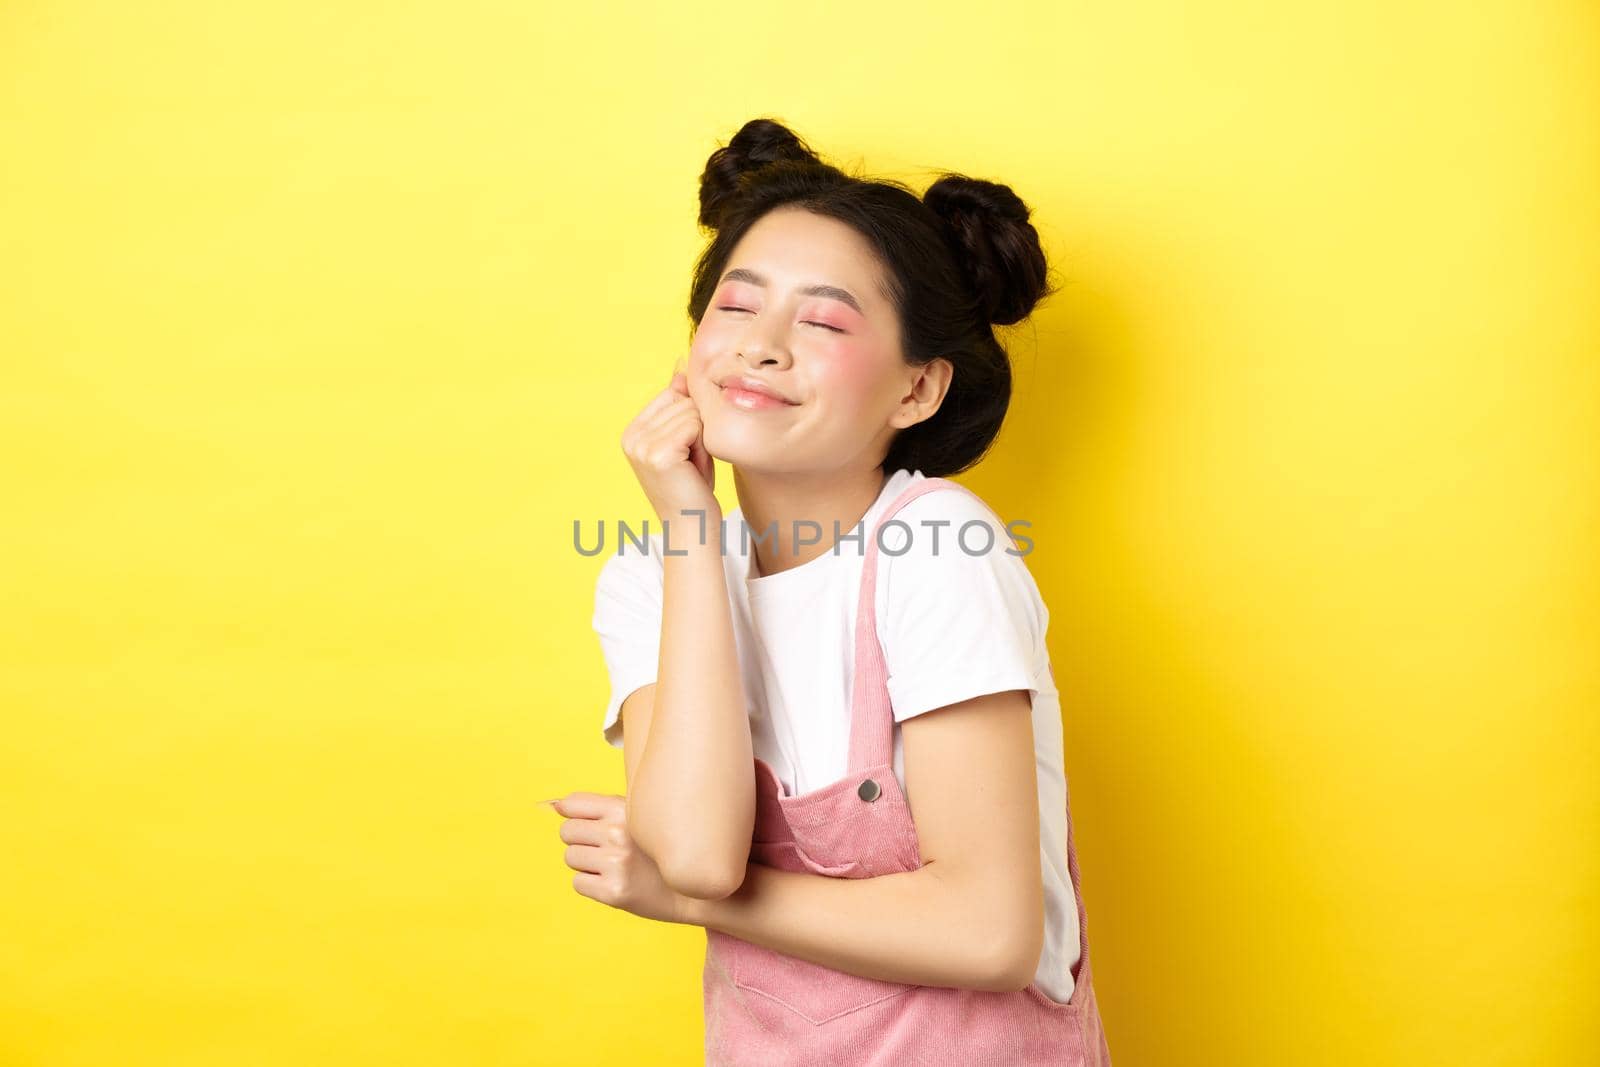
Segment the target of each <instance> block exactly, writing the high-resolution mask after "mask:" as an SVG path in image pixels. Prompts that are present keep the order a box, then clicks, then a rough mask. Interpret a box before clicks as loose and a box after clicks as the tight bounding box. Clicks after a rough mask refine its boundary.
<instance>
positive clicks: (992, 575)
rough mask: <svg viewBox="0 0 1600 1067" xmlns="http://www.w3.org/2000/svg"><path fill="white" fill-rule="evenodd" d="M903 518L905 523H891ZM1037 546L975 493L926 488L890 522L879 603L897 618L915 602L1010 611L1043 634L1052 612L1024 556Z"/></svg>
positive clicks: (920, 606) (937, 609) (941, 610)
mask: <svg viewBox="0 0 1600 1067" xmlns="http://www.w3.org/2000/svg"><path fill="white" fill-rule="evenodd" d="M895 519H898V520H899V521H900V523H901V525H900V526H898V527H896V526H893V525H891V523H892V521H893V520H895ZM1020 532H1021V531H1020V529H1019V533H1020ZM1030 547H1031V541H1030V540H1029V539H1028V538H1026V537H1025V536H1021V537H1013V535H1012V533H1011V531H1010V529H1009V528H1008V524H1007V523H1006V522H1004V521H1003V520H1002V519H1001V517H1000V516H999V515H998V514H997V513H996V512H995V510H994V509H993V508H992V507H990V506H989V504H988V503H987V502H986V501H984V500H983V499H982V498H981V497H979V496H977V495H976V494H975V493H972V492H971V491H969V490H966V489H964V488H955V487H953V486H951V487H944V488H941V489H935V490H932V491H930V492H926V493H923V494H922V495H921V496H919V497H917V498H916V499H915V500H912V501H910V502H909V503H907V504H906V505H904V506H903V507H902V508H901V509H900V510H899V511H898V512H896V513H895V514H894V515H893V516H892V517H891V520H890V523H886V524H885V528H884V530H883V533H882V535H881V538H880V544H879V564H878V572H879V582H878V585H879V588H878V591H877V592H878V602H879V604H880V605H881V606H883V607H884V608H886V609H887V610H888V612H889V613H890V614H891V615H893V614H894V613H895V612H896V610H897V609H898V610H904V609H905V605H907V604H914V605H916V608H915V610H916V611H918V612H919V613H920V612H922V611H927V612H931V613H935V614H946V615H948V614H951V613H957V612H966V611H975V610H976V611H983V610H988V611H995V610H1003V611H1004V612H1005V613H1007V614H1009V615H1011V616H1013V617H1017V618H1020V619H1025V620H1027V622H1028V623H1029V625H1030V628H1032V629H1036V630H1037V631H1038V632H1039V633H1040V634H1042V633H1043V630H1044V628H1045V626H1046V625H1047V620H1048V611H1047V609H1046V608H1045V605H1044V599H1043V597H1042V596H1041V595H1040V592H1039V587H1038V585H1037V584H1036V583H1035V581H1034V579H1033V575H1032V573H1031V572H1030V571H1029V570H1028V566H1027V563H1026V562H1025V561H1024V555H1025V553H1026V551H1027V550H1028V549H1029V548H1030Z"/></svg>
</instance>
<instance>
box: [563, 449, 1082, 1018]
mask: <svg viewBox="0 0 1600 1067" xmlns="http://www.w3.org/2000/svg"><path fill="white" fill-rule="evenodd" d="M922 480H923V474H922V472H921V471H907V470H904V469H901V470H897V471H895V472H894V473H893V474H892V475H891V476H890V477H889V479H888V480H887V482H885V484H884V487H883V489H882V491H881V492H880V493H879V495H878V498H877V500H876V501H875V502H874V503H873V505H872V507H871V508H869V509H868V511H867V513H866V515H865V516H864V517H863V519H862V522H861V525H860V527H859V529H860V531H861V532H862V533H863V534H864V536H862V537H859V538H852V539H851V540H848V541H840V542H839V543H837V544H835V545H834V546H833V549H832V550H830V551H828V552H825V553H823V554H822V555H820V556H818V557H817V558H815V559H813V560H811V561H810V562H808V563H805V564H802V565H801V566H798V567H793V568H790V569H789V570H786V571H780V572H778V573H777V574H771V575H765V576H759V577H752V575H754V573H755V569H754V567H755V563H754V551H753V537H750V536H743V537H742V536H741V529H742V525H743V516H742V514H741V512H740V510H739V509H738V508H735V509H734V510H733V511H732V512H731V513H730V514H728V515H727V516H725V518H724V520H723V521H724V537H723V542H724V545H725V549H724V555H723V565H724V568H725V571H726V574H727V584H728V594H729V600H730V603H731V606H732V609H733V610H732V617H733V631H734V642H735V645H736V646H737V649H738V660H739V670H740V675H741V678H742V681H743V684H744V692H745V701H746V705H747V707H748V708H749V710H750V737H751V742H752V746H753V748H754V752H755V755H757V756H759V757H760V758H761V759H763V760H765V761H766V762H767V763H769V764H771V765H772V768H773V770H774V771H776V772H777V775H778V777H779V779H780V780H781V781H782V782H783V784H784V786H785V787H786V789H787V790H788V792H789V793H790V794H791V795H795V794H800V793H808V792H811V791H812V790H814V789H818V788H821V787H822V786H824V785H827V784H829V783H830V782H833V781H836V780H838V779H839V778H842V777H844V775H845V773H846V772H847V771H848V769H849V767H848V763H849V755H850V692H851V685H852V682H853V675H854V672H855V659H854V652H855V646H854V637H855V616H856V598H857V596H858V594H859V592H860V588H861V570H862V564H863V562H864V555H865V551H866V544H867V538H869V537H870V536H871V531H872V528H873V523H874V521H875V520H876V518H877V516H878V515H880V514H881V513H882V512H883V510H884V508H885V507H887V506H888V504H889V503H891V502H892V501H893V500H894V499H895V498H896V497H897V496H899V495H900V493H901V492H902V491H903V490H904V489H906V488H907V487H908V486H910V485H912V484H913V483H915V482H918V481H922ZM895 518H896V519H898V520H900V521H901V522H904V523H905V524H906V526H907V527H909V533H908V532H907V530H905V529H902V528H900V527H898V526H896V525H895V524H893V523H891V524H890V525H888V526H887V527H885V528H884V533H883V539H882V542H881V544H882V548H880V550H879V552H878V574H877V589H876V590H875V596H876V598H877V599H876V608H875V611H876V615H877V629H878V640H879V641H880V643H881V644H882V647H883V655H884V663H885V666H886V667H887V669H888V688H889V698H890V701H891V703H892V705H893V709H894V719H895V723H896V726H895V728H894V772H895V776H896V777H897V778H899V779H900V786H901V789H902V790H904V788H905V756H904V751H903V745H902V742H901V737H900V728H899V725H898V724H899V723H902V722H904V721H905V720H906V719H909V718H911V717H912V716H913V715H920V714H921V713H923V712H925V711H931V710H933V709H935V708H941V707H944V706H946V705H948V704H954V703H957V702H959V701H963V700H968V699H971V698H972V697H976V696H982V695H984V694H986V693H997V692H1004V691H1006V690H1009V689H1026V690H1028V691H1029V692H1030V694H1031V696H1032V701H1033V740H1034V752H1035V768H1036V771H1037V776H1038V781H1039V857H1040V864H1041V869H1042V873H1043V877H1044V898H1045V945H1044V951H1043V953H1042V954H1041V956H1040V959H1039V967H1038V971H1037V974H1036V976H1035V977H1036V980H1037V981H1038V984H1039V987H1040V989H1042V990H1043V991H1044V992H1045V993H1046V994H1047V995H1048V996H1050V997H1051V998H1052V999H1054V1000H1056V1001H1057V1002H1060V1003H1065V1002H1066V1001H1067V1000H1068V999H1069V998H1070V996H1071V995H1072V970H1071V968H1072V967H1073V966H1074V965H1075V964H1076V963H1077V961H1078V956H1079V946H1078V911H1077V905H1076V901H1075V899H1074V897H1073V893H1072V881H1071V878H1070V876H1069V874H1068V872H1067V824H1066V776H1065V771H1064V764H1063V754H1062V726H1061V704H1060V698H1059V696H1058V694H1057V693H1056V688H1055V684H1054V682H1053V681H1052V679H1051V675H1050V669H1049V653H1048V651H1047V650H1046V647H1045V629H1046V627H1047V626H1048V624H1049V619H1050V613H1049V611H1048V610H1047V609H1046V608H1045V605H1044V600H1043V598H1042V597H1041V596H1040V595H1039V588H1038V586H1037V585H1036V584H1035V583H1034V580H1033V575H1032V574H1031V573H1030V572H1029V571H1028V568H1027V565H1026V564H1025V563H1024V561H1023V557H1022V556H1020V555H1016V554H1013V553H1015V552H1020V551H1021V549H1019V548H1017V547H1016V546H1015V545H1014V543H1013V542H1012V540H1011V539H1010V536H1009V535H1008V533H1007V531H1006V528H1005V526H1004V525H1003V524H1002V523H1001V522H999V521H997V517H996V516H995V515H993V514H992V513H991V512H990V511H989V510H988V508H987V507H985V505H983V504H982V503H981V502H980V501H978V500H976V499H974V498H973V497H971V496H969V495H968V494H967V493H964V492H961V491H960V490H948V491H935V492H931V493H924V494H923V495H921V496H919V497H917V498H916V499H915V500H913V501H911V502H910V503H909V504H907V505H905V507H903V508H902V509H901V510H900V511H899V512H897V513H896V515H895ZM940 520H944V521H946V522H948V525H940V526H933V525H924V522H929V523H938V522H939V521H940ZM974 520H976V521H978V522H981V523H983V524H984V525H986V526H988V527H989V528H990V529H991V530H992V531H993V533H994V537H993V542H992V547H989V545H990V541H989V538H988V536H987V535H986V534H985V533H984V531H983V530H982V529H981V528H979V527H977V526H972V527H969V528H968V529H967V531H966V533H965V534H963V535H961V537H960V539H959V540H958V534H960V532H961V531H962V529H963V527H964V526H965V525H966V524H967V523H969V522H972V521H974ZM630 525H633V526H634V529H635V534H636V535H637V531H638V524H630ZM651 525H652V527H654V526H656V525H657V524H655V523H652V524H651ZM675 529H676V528H675ZM802 529H803V530H806V531H809V532H811V533H812V534H813V535H814V533H815V527H802ZM760 532H762V531H758V530H752V531H751V534H756V533H760ZM843 532H844V533H845V534H851V535H853V534H855V533H856V532H857V528H851V529H848V530H845V531H843ZM788 533H789V531H788V530H785V531H784V534H785V535H788ZM688 536H691V537H692V536H694V534H693V533H691V534H689V535H688ZM707 536H708V537H715V536H716V530H715V527H711V528H709V529H708V531H707ZM831 536H832V530H831V529H829V530H824V531H823V534H822V537H823V540H824V542H826V541H827V540H829V539H830V538H831ZM786 539H787V537H786ZM908 540H909V542H910V545H909V548H907V541H908ZM618 542H619V548H618V549H615V550H613V553H612V554H611V555H610V556H609V557H608V558H607V559H606V562H605V565H604V566H603V567H602V568H601V570H600V575H599V578H598V580H597V582H596V585H595V610H594V620H593V625H594V629H595V633H596V634H597V635H598V636H599V638H600V647H601V650H602V652H603V654H604V656H605V662H606V669H607V672H608V673H609V675H610V681H611V697H610V700H609V701H608V703H607V704H606V710H605V718H604V723H603V730H604V734H605V738H606V740H607V741H608V742H609V743H610V744H612V745H613V746H615V747H617V748H621V747H622V727H621V724H620V722H619V721H618V712H619V710H620V709H621V706H622V702H623V701H624V700H625V699H626V698H627V697H628V696H629V695H630V694H631V693H633V691H634V690H636V689H638V688H639V687H641V686H645V685H649V684H651V683H652V682H654V681H655V680H656V665H657V660H658V657H659V652H660V639H661V609H662V557H661V534H660V533H659V532H652V533H651V535H650V538H649V545H650V550H649V553H648V554H646V553H644V552H643V551H642V550H641V549H640V548H639V546H638V545H637V544H635V543H634V542H632V541H622V540H621V539H620V538H618ZM674 542H675V544H674V546H673V550H674V551H677V550H678V547H677V534H676V533H674ZM858 542H859V543H858ZM1008 548H1010V549H1012V552H1010V553H1008V552H1007V551H1006V549H1008ZM902 549H904V551H903V553H902V554H899V555H896V554H894V553H900V552H902ZM986 549H987V550H986ZM618 553H620V554H618Z"/></svg>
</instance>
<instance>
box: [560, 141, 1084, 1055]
mask: <svg viewBox="0 0 1600 1067" xmlns="http://www.w3.org/2000/svg"><path fill="white" fill-rule="evenodd" d="M700 204H701V212H700V222H701V224H702V225H704V226H706V227H708V228H710V229H711V230H713V231H714V232H715V237H714V239H713V240H712V242H711V244H710V245H709V246H708V248H707V249H706V251H705V252H704V254H703V255H702V256H701V258H700V261H699V263H698V264H697V268H696V272H695V278H694V283H693V288H692V293H691V297H690V305H689V310H690V317H691V321H692V322H693V323H695V324H696V325H695V328H694V330H693V335H692V336H693V340H692V344H691V347H690V352H689V356H688V359H687V362H686V364H685V365H684V366H683V372H682V373H678V374H675V375H674V377H673V379H672V381H671V384H670V385H669V386H668V387H667V388H666V389H664V390H663V391H662V392H661V393H659V394H658V395H657V396H655V397H654V398H653V399H652V400H651V401H650V402H649V404H648V405H647V406H646V407H645V408H644V409H643V410H642V411H641V412H640V413H639V414H638V416H637V417H636V418H635V419H634V420H633V421H632V422H631V423H630V425H629V426H628V428H627V430H626V431H625V433H624V434H623V438H622V445H623V451H624V453H625V454H626V456H627V458H628V460H629V463H630V464H631V465H632V467H633V470H634V472H635V474H636V475H637V477H638V479H639V483H640V485H641V487H642V488H643V489H644V492H645V494H646V496H647V497H648V499H649V501H650V503H651V505H652V507H653V508H654V509H655V512H656V515H657V516H658V518H659V519H660V520H661V522H662V524H663V525H664V527H665V529H664V533H665V535H666V536H665V538H663V537H662V535H661V534H654V535H652V536H651V537H650V538H649V543H648V552H645V551H641V550H640V549H639V547H638V545H637V544H635V545H634V546H633V548H632V551H631V552H630V551H626V550H625V549H627V547H628V546H626V545H622V544H619V554H617V555H615V556H612V557H611V558H609V559H608V560H607V562H606V564H605V566H604V568H603V569H602V571H601V574H600V578H599V581H598V584H597V588H596V598H595V616H594V626H595V629H596V632H597V633H598V634H599V637H600V641H601V646H602V649H603V650H604V652H605V658H606V663H607V668H608V670H609V672H610V675H611V685H612V695H611V701H610V704H609V705H608V707H607V710H606V716H605V722H604V728H605V736H606V738H607V740H608V741H610V743H611V744H613V745H620V746H621V747H622V748H623V750H624V764H625V767H626V774H627V782H628V790H627V797H626V800H625V801H624V799H623V798H621V797H606V796H601V795H598V794H593V793H573V794H570V795H569V796H567V797H565V798H563V799H562V800H561V801H559V802H557V804H556V808H557V810H558V811H559V812H560V813H561V814H562V815H563V816H564V817H565V820H566V821H565V822H564V823H563V824H562V827H561V839H562V840H563V841H565V842H566V843H567V845H568V848H567V853H566V857H567V863H568V864H569V866H571V867H573V868H574V869H575V870H576V871H577V874H576V875H575V876H574V878H573V886H574V888H575V889H576V890H577V891H578V892H580V893H582V894H584V895H586V896H589V897H592V898H594V899H597V900H600V901H602V902H604V903H607V904H610V905H612V906H614V907H619V908H623V909H625V910H628V911H630V912H633V913H635V914H638V915H641V916H644V917H646V918H652V919H657V920H662V921H669V922H680V923H693V924H696V925H700V926H703V927H704V928H705V930H706V937H707V945H706V959H705V967H704V971H703V979H702V982H703V992H704V996H705V1010H706V1019H705V1023H706V1060H707V1062H708V1063H714V1064H760V1065H763V1067H770V1065H774V1064H907V1063H940V1064H943V1063H949V1064H997V1065H998V1064H1005V1065H1008V1067H1011V1065H1020V1064H1044V1063H1049V1064H1065V1065H1078V1064H1085V1065H1087V1064H1094V1065H1102V1064H1108V1063H1109V1062H1110V1056H1109V1052H1108V1050H1107V1047H1106V1042H1105V1037H1104V1032H1103V1029H1102V1027H1101V1023H1100V1017H1099V1012H1098V1009H1097V1007H1096V1003H1095V994H1094V988H1093V984H1092V981H1091V974H1090V970H1089V958H1088V942H1087V937H1086V930H1087V926H1086V922H1085V920H1084V914H1083V908H1082V896H1081V892H1080V888H1079V881H1078V873H1077V863H1076V852H1075V847H1074V845H1073V842H1072V839H1071V828H1070V818H1069V816H1068V811H1067V793H1066V780H1065V774H1064V772H1063V760H1062V734H1061V719H1060V705H1059V700H1058V696H1057V693H1056V689H1055V684H1054V678H1053V675H1052V672H1051V670H1050V665H1049V658H1048V653H1047V651H1046V648H1045V640H1044V637H1045V629H1046V626H1047V623H1048V611H1047V610H1046V608H1045V606H1044V604H1043V602H1042V600H1041V599H1040V597H1039V592H1038V588H1037V586H1036V585H1035V584H1034V582H1033V579H1032V577H1031V575H1030V574H1029V572H1028V570H1027V567H1026V565H1025V564H1024V563H1023V561H1022V559H1021V554H1020V552H1019V551H1018V549H1017V548H1016V547H1014V546H1013V543H1012V538H1011V537H1010V536H1008V529H1007V528H1006V527H1005V526H1002V525H1001V524H1000V523H999V521H998V519H997V517H996V516H995V515H994V513H993V512H992V511H990V510H989V508H988V507H987V506H985V505H984V504H983V502H982V501H981V500H980V499H979V498H977V497H976V496H975V495H974V494H972V493H971V492H970V491H969V490H966V489H965V488H963V487H961V486H959V485H957V484H956V483H955V482H951V481H947V480H945V476H947V475H951V474H955V473H957V472H960V471H963V470H966V469H968V468H970V467H971V466H972V465H973V464H975V463H976V462H977V461H978V460H979V459H980V458H981V457H982V456H983V455H984V453H985V452H986V451H987V450H988V448H989V446H990V445H991V443H992V442H993V441H994V438H995V436H996V434H997V433H998V432H999V429H1000V425H1001V422H1002V420H1003V419H1004V417H1005V412H1006V408H1007V405H1008V403H1009V400H1010V394H1011V370H1010V364H1009V362H1008V360H1007V356H1006V353H1005V351H1004V349H1002V348H1001V346H1000V344H999V343H998V342H997V341H996V339H995V337H994V332H993V329H992V326H993V325H997V324H1009V323H1014V322H1018V321H1020V320H1021V319H1023V318H1025V317H1026V316H1027V315H1028V314H1029V312H1030V311H1031V310H1032V309H1033V307H1034V306H1035V304H1036V303H1037V302H1038V301H1039V300H1040V299H1042V298H1043V297H1045V296H1047V295H1048V294H1049V293H1050V292H1051V291H1052V290H1051V289H1050V288H1049V287H1048V286H1047V282H1046V274H1047V270H1046V265H1045V259H1044V254H1043V251H1042V250H1041V248H1040V245H1039V239H1038V235H1037V233H1036V232H1035V231H1034V229H1033V227H1032V226H1031V225H1030V224H1029V223H1028V221H1027V219H1028V209H1027V207H1026V206H1025V205H1024V204H1023V203H1022V202H1021V201H1020V200H1019V199H1018V198H1017V197H1016V196H1015V194H1013V193H1012V192H1011V190H1010V189H1008V188H1006V187H1005V186H1002V185H997V184H994V183H990V182H984V181H978V180H973V179H968V178H964V177H961V176H957V175H945V176H943V177H941V178H940V179H939V180H938V181H936V182H935V183H934V184H933V186H932V187H931V188H929V189H928V191H927V192H926V193H925V194H924V195H923V197H921V198H920V199H919V198H918V197H917V196H916V195H915V194H914V193H912V192H911V191H910V190H909V189H907V188H906V187H905V186H903V185H901V184H899V183H896V182H887V181H869V180H863V179H860V178H857V177H854V176H850V175H846V174H844V173H842V172H841V171H839V170H837V169H835V168H834V167H832V166H829V165H827V164H825V163H823V162H821V161H820V160H819V159H818V158H817V157H816V156H815V155H813V154H812V153H811V151H810V150H809V149H807V148H806V147H805V146H804V145H803V144H802V142H801V141H800V140H799V139H798V138H797V137H796V136H795V135H794V134H793V133H792V132H790V131H789V130H787V129H785V128H784V127H783V126H781V125H779V124H778V123H775V122H772V121H768V120H756V121H753V122H750V123H747V124H746V125H745V126H744V128H743V129H741V130H740V131H739V133H738V134H737V135H736V136H735V137H734V138H733V139H732V141H731V142H730V143H729V145H728V146H727V147H726V148H722V149H719V150H717V151H716V152H715V153H713V155H712V156H711V158H710V160H709V162H708V165H707V167H706V170H705V173H704V175H703V176H702V178H701V189H700ZM712 457H717V458H720V459H723V460H725V461H727V462H728V463H730V464H731V465H732V468H733V478H734V488H735V490H736V492H737V495H738V500H739V507H738V508H736V509H735V510H734V511H733V513H732V514H731V515H729V516H726V517H724V516H723V514H722V510H721V507H720V505H719V504H718V502H717V499H716V497H715V495H714V494H713V492H712V490H713V487H714V468H713V465H712ZM913 813H915V818H914V819H913Z"/></svg>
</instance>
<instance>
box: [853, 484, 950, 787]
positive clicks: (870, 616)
mask: <svg viewBox="0 0 1600 1067" xmlns="http://www.w3.org/2000/svg"><path fill="white" fill-rule="evenodd" d="M937 489H959V490H961V491H962V492H964V493H971V492H972V490H970V489H968V488H967V487H966V486H964V485H962V484H960V483H959V482H952V481H950V480H949V479H948V478H924V479H922V480H921V481H918V482H913V483H912V484H911V485H910V486H909V487H908V488H907V489H905V490H904V491H903V492H902V493H901V494H900V495H899V496H897V497H895V498H894V500H892V501H890V503H889V506H888V507H886V508H884V509H883V513H882V514H881V515H879V516H878V518H877V520H876V521H875V522H874V523H873V527H872V529H871V530H868V531H867V533H866V537H867V551H866V558H865V560H864V561H863V562H862V565H861V591H860V594H859V597H858V599H857V602H856V638H855V679H854V682H853V684H852V686H851V691H850V773H852V774H854V773H857V772H859V771H864V770H866V769H867V768H868V767H878V766H882V765H883V764H886V763H889V762H890V761H891V760H893V758H894V711H893V710H892V709H891V707H890V705H889V685H888V680H889V671H888V667H887V666H885V664H884V662H883V646H882V645H880V644H879V643H878V620H877V589H878V529H879V528H880V527H881V526H883V524H884V523H885V522H888V521H889V520H890V519H892V518H894V516H895V513H896V512H898V511H899V510H900V509H901V508H903V507H905V506H906V505H907V504H909V503H911V501H913V500H915V499H916V498H917V497H919V496H921V495H922V494H923V493H931V492H933V491H935V490H937ZM973 495H974V496H976V495H977V494H975V493H974V494H973ZM902 521H903V520H902ZM913 536H915V535H914V534H913Z"/></svg>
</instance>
